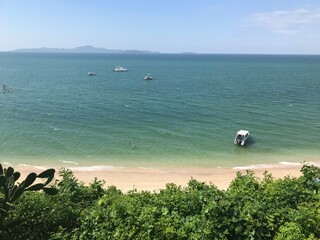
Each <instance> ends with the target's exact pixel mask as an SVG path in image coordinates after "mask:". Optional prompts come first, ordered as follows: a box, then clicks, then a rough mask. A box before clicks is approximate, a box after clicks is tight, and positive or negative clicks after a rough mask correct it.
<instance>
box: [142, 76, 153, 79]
mask: <svg viewBox="0 0 320 240" xmlns="http://www.w3.org/2000/svg"><path fill="white" fill-rule="evenodd" d="M143 79H144V80H152V79H153V77H151V76H150V75H147V76H145V77H144V78H143Z"/></svg>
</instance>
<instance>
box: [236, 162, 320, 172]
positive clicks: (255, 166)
mask: <svg viewBox="0 0 320 240" xmlns="http://www.w3.org/2000/svg"><path fill="white" fill-rule="evenodd" d="M302 165H303V163H296V162H285V161H283V162H279V163H275V164H253V165H248V166H237V167H233V168H232V169H235V170H246V169H270V168H285V167H290V166H291V167H294V166H302ZM318 165H319V163H318Z"/></svg>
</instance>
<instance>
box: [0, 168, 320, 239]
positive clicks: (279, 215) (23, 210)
mask: <svg viewBox="0 0 320 240" xmlns="http://www.w3.org/2000/svg"><path fill="white" fill-rule="evenodd" d="M301 172H302V175H301V177H298V178H295V177H290V176H287V177H284V178H282V179H277V178H273V177H272V175H271V174H269V173H267V172H266V173H265V174H264V177H263V178H262V179H259V178H257V177H256V176H255V174H254V172H252V171H247V172H246V173H244V174H243V173H238V174H237V176H236V177H235V179H234V180H233V181H232V182H231V184H230V186H229V188H228V189H227V190H220V189H218V188H217V187H216V186H214V185H211V184H206V183H203V182H199V181H197V180H195V179H191V180H190V181H189V183H188V186H187V187H184V188H183V187H181V186H177V185H175V184H167V186H166V188H165V189H162V190H159V191H157V192H149V191H141V192H139V191H136V190H132V191H129V192H127V193H123V192H122V191H120V190H119V189H117V188H116V187H114V186H111V187H108V188H106V189H105V188H103V185H104V182H102V181H98V180H95V181H94V182H93V183H91V184H89V185H84V184H83V183H82V182H79V181H78V180H77V179H76V178H75V177H74V176H73V174H72V172H71V171H69V170H64V169H62V170H61V171H60V176H61V177H62V179H61V180H60V181H57V182H56V186H55V187H56V188H57V189H58V193H57V194H56V195H54V196H50V195H46V194H44V193H43V192H27V193H26V194H24V195H23V196H21V198H19V199H18V200H17V201H16V202H15V204H14V207H15V208H14V210H12V214H10V215H9V216H8V219H6V221H7V223H8V224H11V223H12V224H11V227H10V229H9V230H8V231H7V232H0V234H2V235H1V236H0V238H1V239H4V238H2V237H3V236H4V237H7V239H277V240H281V239H310V240H311V239H319V238H320V210H319V209H320V208H319V207H320V206H319V205H320V201H319V200H320V199H319V197H320V195H319V193H318V189H319V187H320V185H319V184H320V183H319V181H318V179H319V178H320V169H319V168H317V167H315V166H310V165H304V166H303V167H302V169H301ZM13 223H15V224H13Z"/></svg>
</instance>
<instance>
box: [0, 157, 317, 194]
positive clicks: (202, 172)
mask: <svg viewBox="0 0 320 240" xmlns="http://www.w3.org/2000/svg"><path fill="white" fill-rule="evenodd" d="M308 164H313V165H319V162H311V163H308ZM302 166H303V164H302V163H282V164H281V163H280V164H270V165H260V166H259V165H256V166H254V167H253V166H244V167H235V168H218V167H161V168H142V167H108V168H103V169H101V168H100V169H99V170H97V168H94V167H93V168H90V169H88V168H79V167H78V168H77V167H73V168H72V167H70V168H69V169H70V170H72V172H73V174H74V176H75V177H76V178H77V179H78V180H79V181H81V182H83V183H85V184H89V183H90V182H93V181H94V179H95V178H97V179H98V180H104V181H105V185H104V187H106V188H107V187H108V186H116V187H117V188H118V189H120V190H121V191H124V192H127V191H130V190H134V189H136V190H137V191H157V190H160V189H163V188H165V186H166V184H168V183H174V184H176V185H178V186H181V187H185V186H187V185H188V182H189V180H191V179H192V178H193V179H196V180H198V181H200V182H205V183H207V184H213V185H215V186H217V187H218V188H219V189H222V190H226V189H227V188H228V187H229V184H230V183H231V181H232V180H233V179H234V178H235V177H236V174H237V172H242V173H245V172H246V170H252V171H254V173H255V176H257V177H258V178H260V179H262V178H263V174H264V172H265V171H267V172H268V173H271V175H272V176H273V177H274V178H283V177H285V176H291V177H299V176H301V172H300V169H301V167H302ZM4 167H7V166H6V165H4ZM12 167H14V169H15V171H20V173H21V175H22V178H21V179H24V177H26V176H27V174H28V173H30V172H35V173H40V172H42V171H43V170H44V169H46V168H43V169H42V168H39V167H32V166H21V165H17V166H12ZM58 170H59V168H56V171H57V172H56V175H55V177H56V178H57V179H59V176H58Z"/></svg>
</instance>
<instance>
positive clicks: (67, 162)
mask: <svg viewBox="0 0 320 240" xmlns="http://www.w3.org/2000/svg"><path fill="white" fill-rule="evenodd" d="M59 162H61V163H66V164H74V165H78V164H79V163H77V162H72V161H67V160H60V161H59Z"/></svg>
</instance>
